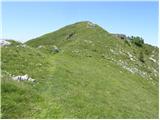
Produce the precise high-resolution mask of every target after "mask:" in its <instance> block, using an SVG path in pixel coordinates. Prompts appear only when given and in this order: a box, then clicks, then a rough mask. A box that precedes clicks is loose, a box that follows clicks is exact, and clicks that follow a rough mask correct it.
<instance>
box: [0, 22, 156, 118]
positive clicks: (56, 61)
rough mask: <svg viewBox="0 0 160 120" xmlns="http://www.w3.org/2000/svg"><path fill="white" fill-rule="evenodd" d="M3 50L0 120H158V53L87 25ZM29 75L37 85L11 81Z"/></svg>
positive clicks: (141, 43) (134, 40)
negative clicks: (67, 119) (32, 119)
mask: <svg viewBox="0 0 160 120" xmlns="http://www.w3.org/2000/svg"><path fill="white" fill-rule="evenodd" d="M8 41H9V42H11V44H10V45H6V46H2V47H1V52H2V54H1V55H2V58H1V69H2V77H1V79H2V81H1V93H2V101H1V102H2V103H1V104H2V105H1V112H2V115H1V117H2V118H92V119H94V118H158V82H159V78H158V72H159V71H158V67H159V65H158V63H159V59H158V54H159V53H158V48H157V47H155V46H151V45H148V44H145V43H144V41H143V39H142V38H140V37H121V36H119V35H114V34H111V33H109V32H107V31H106V30H104V29H103V28H101V27H100V26H98V25H96V24H94V23H91V22H89V21H84V22H78V23H75V24H72V25H68V26H65V27H63V28H61V29H59V30H57V31H55V32H51V33H48V34H45V35H43V36H40V37H38V38H35V39H32V40H29V41H27V42H26V43H24V44H22V43H18V42H16V41H13V40H12V41H10V40H8ZM25 74H28V75H29V76H30V77H32V78H34V79H35V82H29V81H14V80H12V76H13V75H14V76H17V75H25Z"/></svg>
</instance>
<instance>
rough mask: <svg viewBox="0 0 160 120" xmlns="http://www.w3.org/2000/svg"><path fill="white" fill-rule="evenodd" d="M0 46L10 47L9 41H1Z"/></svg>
mask: <svg viewBox="0 0 160 120" xmlns="http://www.w3.org/2000/svg"><path fill="white" fill-rule="evenodd" d="M0 45H1V46H7V45H11V43H10V42H9V41H6V40H1V41H0Z"/></svg>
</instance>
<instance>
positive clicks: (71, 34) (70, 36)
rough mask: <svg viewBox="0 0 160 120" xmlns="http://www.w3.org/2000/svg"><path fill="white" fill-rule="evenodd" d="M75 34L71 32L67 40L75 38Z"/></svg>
mask: <svg viewBox="0 0 160 120" xmlns="http://www.w3.org/2000/svg"><path fill="white" fill-rule="evenodd" d="M74 34H75V32H71V33H70V34H68V35H67V37H66V39H67V40H69V39H70V38H72V37H73V35H74Z"/></svg>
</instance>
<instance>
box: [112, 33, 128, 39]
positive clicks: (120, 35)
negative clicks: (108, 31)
mask: <svg viewBox="0 0 160 120" xmlns="http://www.w3.org/2000/svg"><path fill="white" fill-rule="evenodd" d="M112 35H113V36H115V37H117V38H120V39H127V36H126V35H124V34H112Z"/></svg>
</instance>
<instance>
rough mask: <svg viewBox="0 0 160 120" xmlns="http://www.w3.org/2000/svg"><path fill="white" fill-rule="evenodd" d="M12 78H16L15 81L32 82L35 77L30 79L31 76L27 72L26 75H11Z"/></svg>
mask: <svg viewBox="0 0 160 120" xmlns="http://www.w3.org/2000/svg"><path fill="white" fill-rule="evenodd" d="M12 79H13V80H16V81H31V82H34V81H35V79H32V78H31V77H29V76H28V75H27V74H26V75H18V76H14V75H13V76H12Z"/></svg>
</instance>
